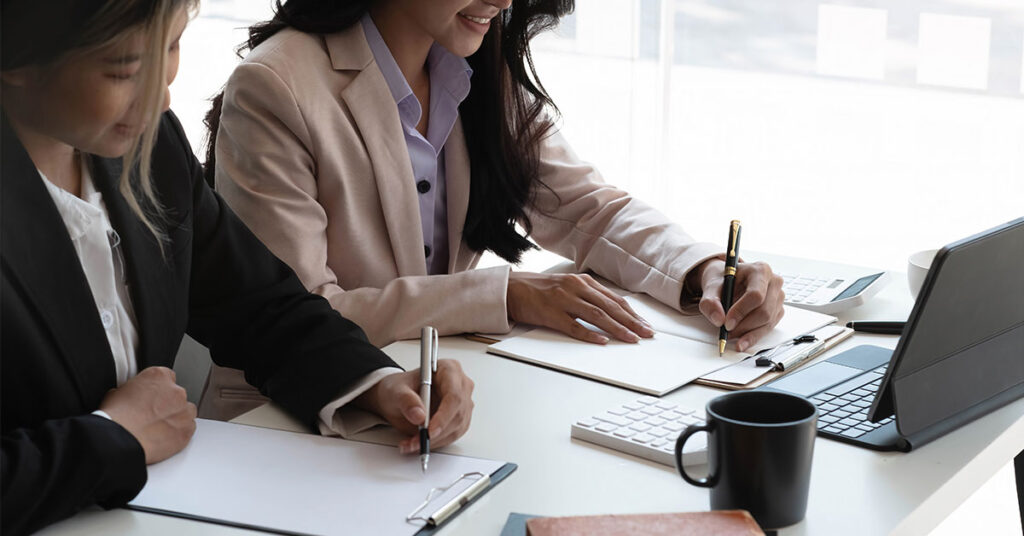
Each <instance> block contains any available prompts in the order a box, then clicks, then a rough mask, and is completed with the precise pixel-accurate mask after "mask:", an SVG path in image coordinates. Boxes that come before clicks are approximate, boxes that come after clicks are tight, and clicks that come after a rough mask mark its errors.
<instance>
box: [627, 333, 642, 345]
mask: <svg viewBox="0 0 1024 536" xmlns="http://www.w3.org/2000/svg"><path fill="white" fill-rule="evenodd" d="M629 342H631V343H633V344H636V343H638V342H640V337H637V335H636V334H635V333H630V334H629Z"/></svg>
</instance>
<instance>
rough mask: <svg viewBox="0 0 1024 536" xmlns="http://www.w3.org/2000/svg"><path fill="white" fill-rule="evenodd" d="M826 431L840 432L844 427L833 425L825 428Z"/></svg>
mask: <svg viewBox="0 0 1024 536" xmlns="http://www.w3.org/2000/svg"><path fill="white" fill-rule="evenodd" d="M825 431H826V432H830V433H833V434H838V433H839V432H842V431H843V428H841V427H839V426H834V425H833V426H829V427H827V428H825Z"/></svg>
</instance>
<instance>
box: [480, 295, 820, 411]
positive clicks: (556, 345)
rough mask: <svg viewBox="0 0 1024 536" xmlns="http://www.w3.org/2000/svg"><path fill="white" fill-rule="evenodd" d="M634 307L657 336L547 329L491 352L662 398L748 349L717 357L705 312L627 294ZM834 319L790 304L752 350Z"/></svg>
mask: <svg viewBox="0 0 1024 536" xmlns="http://www.w3.org/2000/svg"><path fill="white" fill-rule="evenodd" d="M626 299H627V300H628V301H629V302H630V305H631V306H632V307H633V309H634V310H635V311H636V312H637V313H638V314H639V315H640V316H642V317H643V318H645V319H646V320H647V321H648V322H650V323H651V326H652V327H653V329H654V331H655V332H656V333H655V336H654V337H653V338H651V339H641V340H640V342H638V343H636V344H631V343H625V342H619V341H616V340H612V341H610V342H609V343H608V344H607V345H604V346H601V345H597V344H591V343H586V342H582V341H578V340H576V339H573V338H572V337H569V336H568V335H563V334H562V333H559V332H557V331H554V330H551V329H547V328H537V329H535V330H533V331H529V332H527V333H525V334H523V335H519V336H517V337H512V338H510V339H507V340H504V341H501V342H498V343H496V344H492V345H490V346H488V347H487V351H488V352H489V353H492V354H497V355H501V356H505V357H510V358H512V359H518V360H520V361H525V362H528V363H533V364H536V365H541V366H544V367H549V368H553V369H556V370H560V371H563V372H568V373H571V374H576V375H578V376H583V377H585V378H590V379H593V380H597V381H601V382H604V383H609V384H612V385H617V386H619V387H624V388H626V389H632V390H634V391H638V392H641V393H645V394H650V395H655V396H662V395H664V394H666V393H668V392H670V391H673V390H675V389H677V388H679V387H681V386H683V385H685V384H687V383H690V382H691V381H693V380H695V379H697V378H699V377H701V376H703V375H705V374H707V373H709V372H713V371H715V370H718V369H721V368H722V367H726V366H729V365H731V364H733V363H736V362H738V361H741V360H743V359H744V358H746V357H748V356H749V355H750V353H746V352H737V351H735V349H734V347H733V346H732V345H731V344H730V346H729V347H728V348H727V349H726V352H725V355H724V356H721V357H719V355H718V329H717V328H715V327H714V326H712V325H711V324H710V323H708V322H707V320H705V319H704V318H703V317H701V316H688V315H682V314H680V313H678V312H676V311H675V310H673V309H672V308H670V307H667V306H665V305H663V304H661V303H659V302H657V301H655V300H654V299H653V298H650V297H648V296H641V295H632V296H627V297H626ZM835 320H836V319H835V317H833V316H828V315H823V314H821V313H815V312H813V311H808V310H805V309H798V308H796V307H789V306H786V314H785V315H784V316H783V318H782V320H781V321H780V322H779V324H778V325H777V326H776V327H775V329H774V330H773V331H772V332H771V333H769V334H768V335H767V336H765V337H764V338H763V339H762V340H760V341H758V343H757V344H756V345H755V346H754V347H753V348H751V349H749V352H756V351H757V350H759V349H762V348H767V347H771V346H775V345H777V344H779V343H782V342H784V341H786V340H788V339H791V338H793V337H796V336H798V335H802V334H804V333H809V332H812V331H814V330H816V329H818V328H820V327H822V326H825V325H828V324H831V323H833V322H835Z"/></svg>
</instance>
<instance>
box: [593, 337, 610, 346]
mask: <svg viewBox="0 0 1024 536" xmlns="http://www.w3.org/2000/svg"><path fill="white" fill-rule="evenodd" d="M591 340H593V341H594V342H596V343H597V344H608V337H605V336H604V335H594V336H592V337H591Z"/></svg>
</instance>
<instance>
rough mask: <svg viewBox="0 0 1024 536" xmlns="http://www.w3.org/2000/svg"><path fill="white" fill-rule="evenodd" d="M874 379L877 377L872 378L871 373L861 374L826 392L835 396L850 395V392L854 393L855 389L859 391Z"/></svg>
mask: <svg viewBox="0 0 1024 536" xmlns="http://www.w3.org/2000/svg"><path fill="white" fill-rule="evenodd" d="M874 378H875V377H874V376H872V375H871V374H870V373H868V374H861V375H860V376H857V377H856V378H853V379H850V380H847V381H845V382H843V383H841V384H839V385H837V386H835V387H832V388H829V390H828V391H825V392H826V393H828V394H830V395H835V396H839V395H844V394H846V393H849V392H850V391H853V390H854V389H859V388H860V387H861V386H862V385H864V384H866V383H868V382H870V381H871V380H873V379H874Z"/></svg>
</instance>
